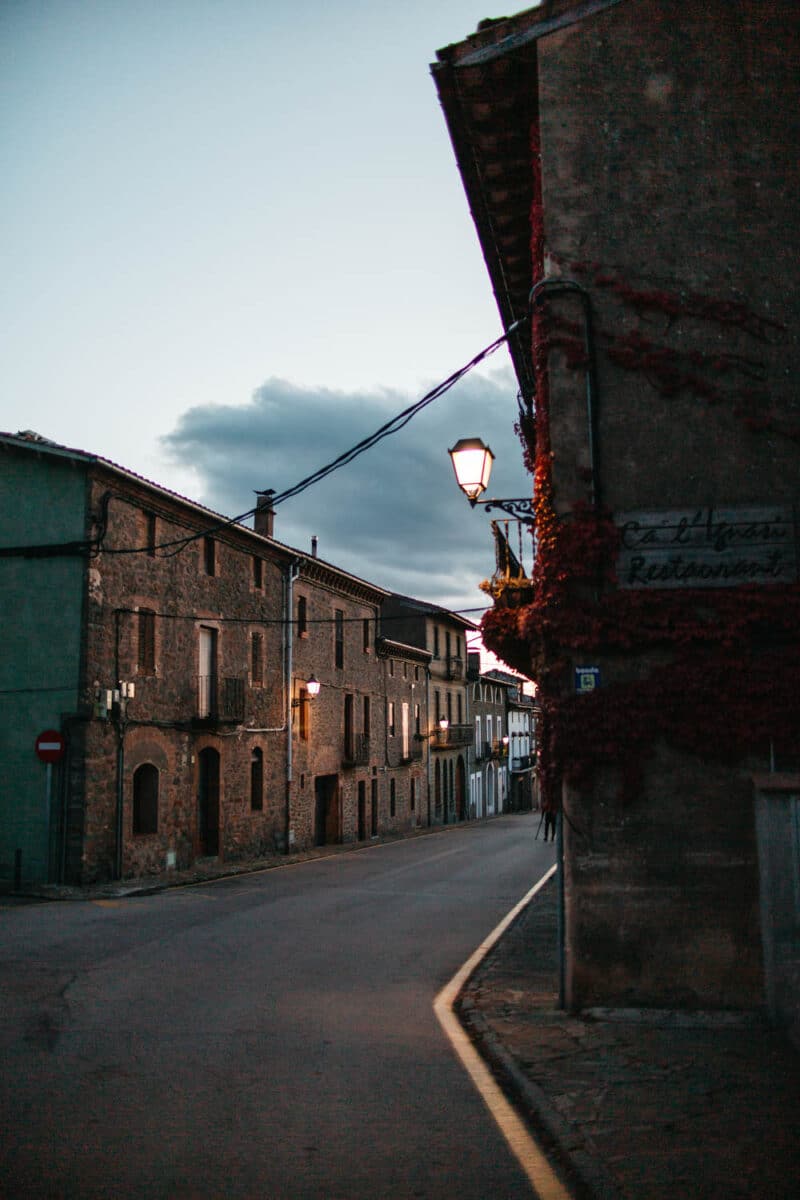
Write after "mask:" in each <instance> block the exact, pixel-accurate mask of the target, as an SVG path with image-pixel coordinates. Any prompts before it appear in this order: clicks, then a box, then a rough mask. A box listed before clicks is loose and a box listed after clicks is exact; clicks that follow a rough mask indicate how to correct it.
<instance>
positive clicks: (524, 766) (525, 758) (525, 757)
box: [511, 754, 533, 771]
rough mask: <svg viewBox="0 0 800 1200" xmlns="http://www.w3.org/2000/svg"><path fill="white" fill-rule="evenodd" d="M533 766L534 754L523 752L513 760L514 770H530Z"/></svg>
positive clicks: (512, 767) (512, 766) (512, 768)
mask: <svg viewBox="0 0 800 1200" xmlns="http://www.w3.org/2000/svg"><path fill="white" fill-rule="evenodd" d="M532 766H533V755H532V754H522V755H520V756H519V757H517V758H512V760H511V770H512V771H530V769H531V767H532Z"/></svg>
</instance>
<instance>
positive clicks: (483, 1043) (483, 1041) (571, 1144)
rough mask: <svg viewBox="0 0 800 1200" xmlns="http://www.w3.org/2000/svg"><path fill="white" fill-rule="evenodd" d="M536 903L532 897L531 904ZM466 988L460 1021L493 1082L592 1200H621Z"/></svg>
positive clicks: (596, 1161) (598, 1163) (460, 1004)
mask: <svg viewBox="0 0 800 1200" xmlns="http://www.w3.org/2000/svg"><path fill="white" fill-rule="evenodd" d="M535 899H536V897H535V896H534V897H533V900H535ZM533 900H532V901H531V903H532V902H533ZM524 911H525V910H523V912H524ZM521 915H522V914H520V916H521ZM506 932H507V931H506ZM498 944H499V943H498ZM469 986H470V981H469V980H468V981H467V984H466V986H465V988H464V993H462V995H461V996H460V997H459V1001H458V1005H457V1013H458V1017H459V1020H460V1021H461V1023H462V1025H463V1026H464V1028H465V1030H466V1031H467V1033H468V1034H469V1036H470V1037H471V1038H472V1041H473V1042H474V1044H475V1046H476V1047H477V1049H478V1051H479V1052H480V1054H481V1056H482V1057H483V1059H484V1061H485V1062H486V1063H487V1065H488V1066H489V1067H490V1069H491V1071H492V1073H493V1074H494V1076H495V1078H496V1079H497V1080H498V1082H499V1083H502V1084H505V1085H507V1092H506V1094H507V1096H508V1099H509V1100H510V1101H511V1102H512V1103H513V1104H514V1105H515V1107H516V1108H517V1110H518V1111H519V1112H520V1114H521V1115H522V1116H523V1117H524V1118H525V1119H526V1120H527V1121H528V1122H529V1124H530V1125H531V1127H532V1129H533V1131H534V1132H535V1133H536V1134H537V1135H539V1136H541V1133H542V1132H544V1134H545V1135H546V1137H547V1139H549V1141H550V1143H551V1144H552V1145H553V1146H554V1148H555V1151H556V1153H557V1154H558V1156H559V1158H560V1159H562V1160H563V1162H564V1163H565V1164H566V1165H567V1167H568V1168H569V1171H570V1173H571V1175H572V1177H573V1178H574V1179H575V1180H576V1181H577V1183H578V1185H579V1187H580V1188H581V1189H583V1191H584V1192H586V1193H588V1196H590V1197H591V1198H592V1200H623V1196H622V1193H621V1192H620V1191H619V1189H618V1188H617V1186H616V1184H615V1183H614V1181H613V1179H612V1178H611V1176H610V1175H609V1173H608V1171H607V1169H606V1167H605V1166H604V1165H603V1163H602V1162H601V1161H600V1160H599V1159H598V1158H597V1157H596V1156H595V1155H594V1154H592V1152H591V1151H590V1150H588V1149H587V1147H586V1143H585V1142H584V1140H583V1138H581V1136H580V1134H578V1133H576V1132H575V1130H573V1129H572V1128H570V1126H569V1125H568V1123H567V1122H566V1121H565V1120H564V1118H563V1117H562V1116H561V1114H560V1113H559V1112H557V1111H556V1109H555V1108H553V1106H552V1105H551V1104H550V1102H549V1100H548V1099H547V1097H546V1096H545V1094H544V1092H543V1091H542V1089H541V1088H539V1087H537V1085H536V1084H535V1083H533V1082H532V1081H531V1080H530V1079H529V1078H528V1077H527V1075H526V1074H525V1073H524V1071H522V1070H521V1068H520V1067H519V1066H518V1065H517V1062H516V1060H515V1059H514V1057H513V1056H512V1055H511V1054H510V1053H509V1052H508V1050H506V1048H505V1046H503V1044H502V1042H501V1041H500V1040H499V1039H498V1037H497V1035H496V1034H494V1033H493V1032H492V1031H491V1030H490V1029H489V1027H488V1025H487V1024H486V1021H485V1020H484V1017H483V1015H482V1014H481V1013H480V1012H479V1011H478V1010H477V1009H476V1008H475V1006H474V1005H473V1003H472V1001H471V1000H470V999H469V998H468V997H467V996H466V993H467V992H468V991H469Z"/></svg>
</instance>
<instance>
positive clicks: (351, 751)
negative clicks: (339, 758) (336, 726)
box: [344, 692, 355, 762]
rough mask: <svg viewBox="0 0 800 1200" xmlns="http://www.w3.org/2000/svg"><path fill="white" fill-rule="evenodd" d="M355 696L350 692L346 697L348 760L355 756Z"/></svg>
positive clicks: (346, 756)
mask: <svg viewBox="0 0 800 1200" xmlns="http://www.w3.org/2000/svg"><path fill="white" fill-rule="evenodd" d="M354 701H355V697H354V696H353V695H352V693H350V692H348V693H347V694H346V695H345V698H344V756H345V759H346V760H347V761H348V762H352V760H353V758H354V757H355V737H354V729H353V704H354Z"/></svg>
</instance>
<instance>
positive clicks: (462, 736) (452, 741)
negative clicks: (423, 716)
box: [431, 725, 475, 750]
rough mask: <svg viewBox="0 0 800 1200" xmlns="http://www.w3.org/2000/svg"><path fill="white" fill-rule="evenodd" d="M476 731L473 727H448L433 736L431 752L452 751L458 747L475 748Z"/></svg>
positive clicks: (435, 732) (436, 730)
mask: <svg viewBox="0 0 800 1200" xmlns="http://www.w3.org/2000/svg"><path fill="white" fill-rule="evenodd" d="M474 744H475V730H474V729H473V727H472V726H471V725H448V727H447V729H435V730H434V731H433V733H432V734H431V750H452V749H454V748H456V747H457V746H473V745H474Z"/></svg>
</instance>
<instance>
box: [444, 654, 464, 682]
mask: <svg viewBox="0 0 800 1200" xmlns="http://www.w3.org/2000/svg"><path fill="white" fill-rule="evenodd" d="M447 678H448V679H463V678H464V660H463V658H461V656H460V655H458V654H450V655H448V658H447Z"/></svg>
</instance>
